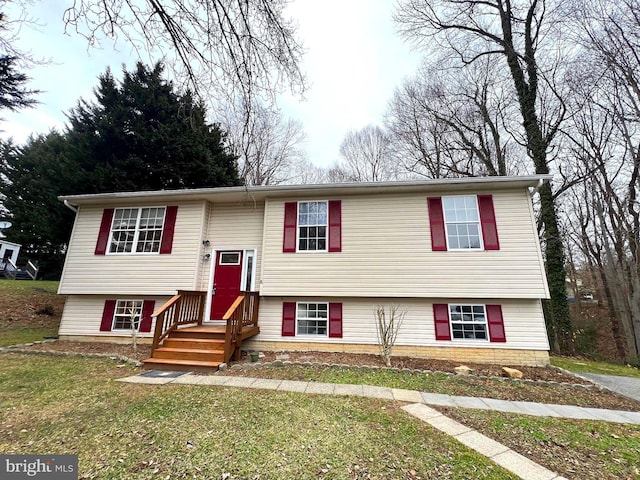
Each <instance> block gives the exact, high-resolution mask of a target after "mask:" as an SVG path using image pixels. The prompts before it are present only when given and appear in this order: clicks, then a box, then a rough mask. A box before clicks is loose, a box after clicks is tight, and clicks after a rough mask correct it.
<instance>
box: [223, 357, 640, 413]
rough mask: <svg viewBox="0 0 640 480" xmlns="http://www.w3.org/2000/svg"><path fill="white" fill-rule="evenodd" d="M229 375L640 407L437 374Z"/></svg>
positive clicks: (335, 370) (299, 371)
mask: <svg viewBox="0 0 640 480" xmlns="http://www.w3.org/2000/svg"><path fill="white" fill-rule="evenodd" d="M228 374H230V375H239V374H241V375H245V376H249V377H259V378H277V379H281V380H301V381H313V382H323V383H339V384H355V385H375V386H380V387H388V388H403V389H407V390H417V391H421V392H432V393H445V394H449V395H461V396H471V397H488V398H497V399H500V400H516V401H517V400H522V401H535V402H543V403H559V404H567V405H579V406H587V407H601V408H614V409H623V410H638V409H639V408H640V403H638V402H634V401H633V400H630V399H626V398H625V397H621V396H617V395H614V394H611V393H609V392H599V391H594V390H585V389H582V388H577V387H570V386H569V387H565V386H558V385H546V384H532V383H525V382H514V381H511V380H508V379H504V380H498V379H488V378H476V377H465V376H456V375H453V376H452V375H445V374H440V373H430V374H425V373H414V372H403V371H400V372H397V371H391V370H385V369H367V368H355V367H324V366H322V367H316V366H298V365H287V366H263V367H260V368H250V369H243V370H236V369H232V370H229V371H228Z"/></svg>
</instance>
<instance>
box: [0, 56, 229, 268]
mask: <svg viewBox="0 0 640 480" xmlns="http://www.w3.org/2000/svg"><path fill="white" fill-rule="evenodd" d="M95 94H96V101H95V102H94V103H90V102H87V101H85V100H80V101H79V103H78V106H77V107H76V108H75V109H73V110H72V111H71V112H70V113H69V114H68V118H69V126H68V128H67V130H66V131H65V132H64V133H62V134H59V133H55V132H52V133H50V134H48V135H41V136H38V137H35V138H31V139H29V140H28V142H27V143H26V145H24V146H23V147H21V148H18V147H16V146H14V145H12V144H10V143H5V144H2V145H0V146H1V147H2V148H1V149H0V185H2V193H3V194H4V195H5V197H6V198H5V199H4V206H5V207H6V209H7V210H8V211H9V214H8V217H9V218H10V220H11V222H12V223H13V225H12V227H11V228H10V229H7V231H6V234H7V236H8V237H9V239H10V240H11V241H14V242H17V243H21V244H22V245H23V252H24V255H21V256H26V257H28V258H32V259H35V260H38V261H39V263H40V265H41V271H42V272H43V273H44V275H46V276H47V277H49V278H55V277H56V276H59V274H60V272H61V269H62V264H63V259H64V253H65V252H66V246H67V242H68V239H69V234H70V232H71V227H72V225H73V218H74V216H73V213H72V212H71V211H70V210H69V209H67V208H66V207H65V206H64V205H63V204H62V203H61V202H60V201H59V200H58V199H57V197H58V196H59V195H66V194H81V193H103V192H118V191H140V190H161V189H179V188H199V187H220V186H232V185H239V184H240V183H241V182H240V179H239V177H238V172H237V166H236V159H235V157H234V156H233V155H231V154H230V153H228V152H227V149H226V145H225V134H224V133H223V132H222V131H221V130H220V128H219V127H218V126H217V125H211V124H208V123H207V122H206V110H205V108H204V107H203V106H202V105H201V104H199V103H197V102H195V101H194V99H193V97H192V95H191V94H190V93H188V92H187V93H185V94H179V93H176V92H175V90H174V87H173V85H172V84H171V83H170V82H167V81H165V80H163V79H162V66H161V65H159V64H158V65H156V66H155V67H154V68H153V69H148V68H147V67H145V66H144V65H142V64H138V65H137V67H136V70H135V71H134V72H127V71H125V72H124V78H123V80H122V81H121V82H117V81H116V80H115V79H114V78H113V76H112V75H111V73H110V72H109V71H107V72H106V73H105V74H104V75H102V76H100V78H99V85H98V87H97V88H96V90H95Z"/></svg>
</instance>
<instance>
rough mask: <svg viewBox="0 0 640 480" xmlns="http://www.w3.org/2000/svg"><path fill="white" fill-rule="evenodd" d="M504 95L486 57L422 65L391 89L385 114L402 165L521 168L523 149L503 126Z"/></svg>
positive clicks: (433, 169)
mask: <svg viewBox="0 0 640 480" xmlns="http://www.w3.org/2000/svg"><path fill="white" fill-rule="evenodd" d="M504 96H505V93H504V88H502V87H501V86H500V82H499V81H496V74H495V73H493V72H492V71H491V68H490V63H489V62H488V61H487V60H486V59H484V60H482V61H478V62H475V63H474V64H473V65H471V66H469V67H468V68H467V69H464V70H461V69H450V70H447V71H444V72H440V71H438V68H437V67H436V66H430V65H427V66H425V67H423V68H422V69H421V71H420V72H419V73H418V75H417V76H416V77H415V78H413V79H410V80H407V81H405V82H404V84H403V85H402V86H401V87H400V88H399V89H397V90H396V92H395V94H394V97H393V99H392V101H391V103H390V106H389V112H388V114H387V118H386V123H387V126H388V128H389V130H390V131H391V132H392V138H393V143H394V148H395V149H397V150H398V151H399V152H402V156H401V158H402V159H403V160H404V167H405V168H407V169H408V170H409V171H411V172H414V173H418V174H420V175H423V176H426V177H428V178H439V177H452V176H453V177H458V176H479V175H508V174H513V173H516V172H518V171H520V170H522V160H523V158H524V157H526V151H525V150H524V149H523V148H522V147H521V146H520V145H518V143H517V142H516V141H515V140H514V138H513V137H512V135H511V133H510V132H509V131H508V130H507V127H506V124H507V123H508V122H509V121H510V120H511V118H508V115H512V114H513V112H509V107H510V105H509V104H508V102H507V101H506V100H505V98H504Z"/></svg>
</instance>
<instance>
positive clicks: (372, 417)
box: [0, 354, 516, 480]
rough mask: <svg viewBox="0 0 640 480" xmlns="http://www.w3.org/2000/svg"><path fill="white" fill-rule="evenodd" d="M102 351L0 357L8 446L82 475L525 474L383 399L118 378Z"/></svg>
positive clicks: (1, 429) (0, 406) (1, 443)
mask: <svg viewBox="0 0 640 480" xmlns="http://www.w3.org/2000/svg"><path fill="white" fill-rule="evenodd" d="M136 372H137V371H136V370H134V369H132V368H131V367H121V368H118V367H117V366H116V364H115V363H114V362H111V361H106V360H95V359H78V358H57V357H56V358H55V361H52V358H51V357H40V356H30V355H29V356H23V355H15V354H11V355H9V354H5V355H0V451H1V452H3V453H4V454H27V453H44V452H47V453H51V452H55V453H68V454H78V455H79V460H80V478H99V479H120V478H127V479H147V478H172V479H181V478H210V479H218V478H223V476H225V474H228V475H229V476H228V477H224V478H229V479H239V478H246V479H257V478H259V479H276V478H277V479H283V480H287V479H307V478H308V479H311V478H314V479H364V478H367V479H368V478H372V479H387V478H403V479H407V478H413V479H417V478H422V479H426V478H487V479H511V478H516V477H514V476H512V475H511V474H509V473H508V472H506V471H505V470H503V469H501V468H500V467H498V466H496V465H495V464H493V463H492V462H490V461H489V460H488V459H486V458H484V457H482V456H480V455H478V454H476V453H475V452H473V451H471V450H469V449H467V448H465V447H463V446H461V445H460V444H458V443H457V442H456V441H455V440H453V439H451V438H450V437H448V436H446V435H444V434H441V433H440V432H437V431H435V430H433V429H432V428H430V427H429V426H428V425H426V424H423V423H421V422H419V421H416V420H415V419H413V418H411V417H410V416H408V415H407V414H405V412H403V411H402V410H400V409H399V408H398V406H399V405H398V404H396V403H393V402H385V401H382V400H376V399H365V398H350V397H330V396H313V395H303V394H295V393H285V392H267V391H252V390H249V391H247V390H241V389H232V388H228V389H223V388H210V387H197V386H180V385H172V386H160V387H156V386H148V385H132V384H124V383H119V382H115V381H114V379H115V378H118V377H121V376H126V375H131V374H133V373H136Z"/></svg>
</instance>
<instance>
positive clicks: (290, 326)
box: [282, 302, 296, 337]
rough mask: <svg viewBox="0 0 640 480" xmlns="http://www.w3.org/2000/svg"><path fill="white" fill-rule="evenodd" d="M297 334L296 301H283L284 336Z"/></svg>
mask: <svg viewBox="0 0 640 480" xmlns="http://www.w3.org/2000/svg"><path fill="white" fill-rule="evenodd" d="M295 335H296V303H295V302H283V303H282V336H283V337H295Z"/></svg>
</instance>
